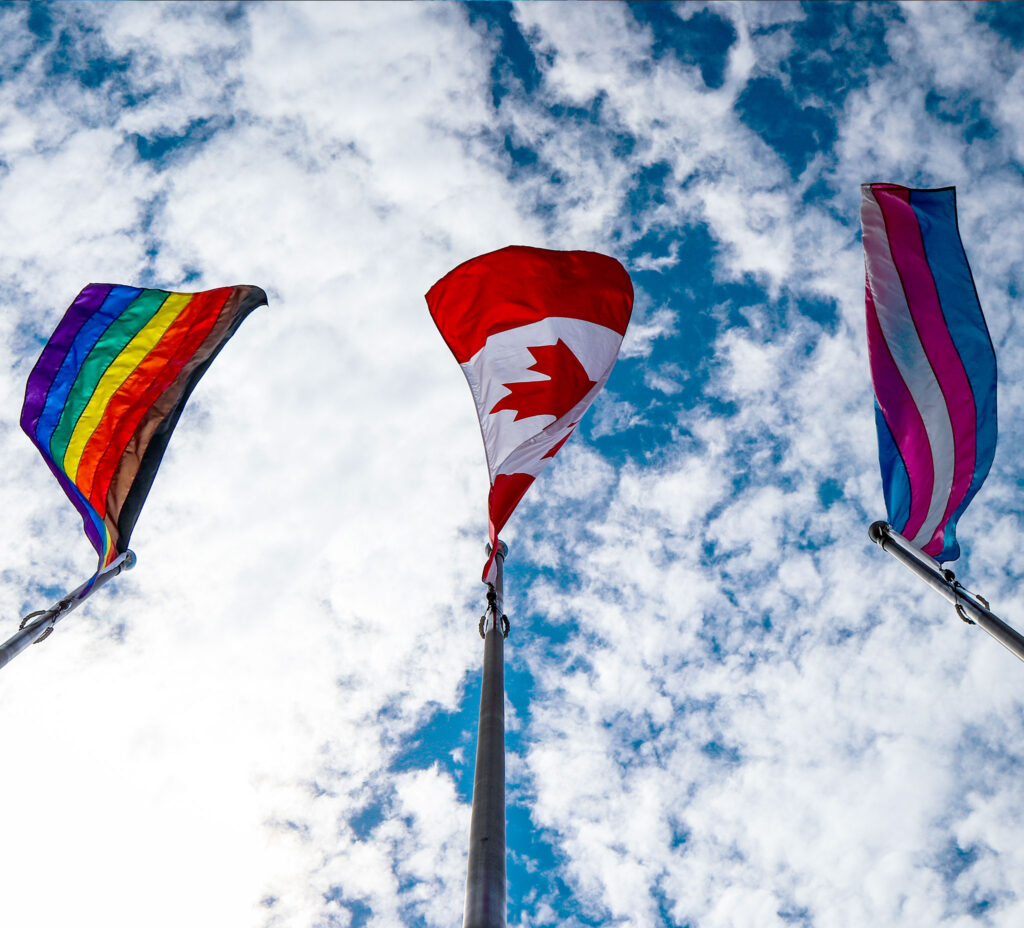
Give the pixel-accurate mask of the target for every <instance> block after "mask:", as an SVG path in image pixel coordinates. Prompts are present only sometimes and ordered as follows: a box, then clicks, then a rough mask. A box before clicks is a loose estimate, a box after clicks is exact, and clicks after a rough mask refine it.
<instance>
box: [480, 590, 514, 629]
mask: <svg viewBox="0 0 1024 928" xmlns="http://www.w3.org/2000/svg"><path fill="white" fill-rule="evenodd" d="M497 602H498V594H497V593H496V592H495V590H494V584H493V583H488V584H487V609H486V610H485V611H484V614H483V615H482V616H480V624H479V625H478V626H477V631H478V632H480V637H481V638H486V637H487V636H486V632H485V630H484V623H485V622H486V621H487V613H488V612H489V613H490V614H491V615H494V614H495V613H496V612H497V611H498V606H497ZM500 621H501V637H502V638H508V633H509V632H510V631H511V630H512V626H511V625H510V624H509V621H508V616H507V615H505V613H504V612H503V613H502V614H501V617H500ZM494 624H495V625H497V624H498V623H497V622H495V623H494Z"/></svg>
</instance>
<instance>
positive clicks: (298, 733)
mask: <svg viewBox="0 0 1024 928" xmlns="http://www.w3.org/2000/svg"><path fill="white" fill-rule="evenodd" d="M0 39H2V41H0V216H2V217H3V222H2V223H0V284H2V286H0V454H2V459H3V461H4V463H5V474H4V479H3V480H2V481H0V511H2V512H3V513H4V523H5V529H6V531H5V532H4V534H3V538H2V540H0V623H2V625H0V635H2V636H3V637H5V638H6V637H7V636H8V635H9V634H13V632H14V630H15V629H16V627H17V622H18V620H19V618H20V617H21V616H22V615H24V614H25V613H27V612H29V611H32V610H34V609H41V608H45V607H46V606H47V605H49V604H50V603H51V602H52V601H53V600H54V599H55V598H57V597H59V596H60V595H61V594H62V593H64V592H66V591H69V590H71V589H73V588H74V587H75V586H77V585H78V584H79V583H80V582H81V581H83V580H84V579H86V577H88V576H89V575H90V573H91V571H92V569H93V567H94V565H95V555H94V553H93V551H92V548H91V547H90V545H89V543H88V541H87V540H86V538H85V535H84V533H83V532H82V531H81V525H80V520H79V518H78V515H77V513H76V512H75V510H74V508H73V507H72V506H71V504H70V503H68V502H67V501H66V499H65V498H64V497H63V494H62V493H61V491H60V489H59V487H58V486H57V483H56V481H55V480H54V479H53V477H52V476H51V474H50V473H49V471H48V470H47V468H46V467H45V465H44V464H43V462H42V460H41V459H40V458H39V456H38V454H37V452H36V451H35V449H34V448H33V446H32V445H31V443H30V442H29V440H28V439H27V437H26V436H25V435H24V434H23V433H22V432H21V430H20V428H19V425H18V420H19V415H20V410H21V403H22V399H23V394H24V387H25V381H26V379H27V376H28V373H29V371H30V370H31V368H32V365H33V364H34V363H35V360H36V358H37V357H38V354H39V351H40V349H41V347H42V345H43V344H44V343H45V340H46V338H47V337H48V336H49V334H50V332H52V330H53V328H54V327H55V326H56V324H57V322H58V320H59V319H60V317H61V316H62V314H63V312H64V310H65V309H66V308H67V306H68V305H69V304H70V302H71V300H72V299H73V298H74V296H75V295H76V294H77V293H78V291H79V290H80V289H81V288H82V287H83V286H84V285H85V284H87V283H89V282H92V281H95V282H112V283H123V284H133V285H139V286H145V287H162V288H166V289H174V290H202V289H208V288H213V287H218V286H229V285H233V284H243V283H245V284H255V285H258V286H261V287H263V288H264V289H265V290H266V291H267V294H268V297H269V305H268V306H267V307H265V308H261V309H258V310H257V311H255V312H254V313H253V314H252V315H251V316H250V317H249V318H248V319H247V320H246V321H245V323H244V324H243V326H242V327H241V328H240V330H239V331H238V333H237V334H236V335H235V336H234V337H233V339H232V340H231V342H230V343H229V344H228V345H227V346H226V348H225V349H224V351H223V352H222V353H221V354H220V356H219V357H218V358H217V361H216V363H215V364H214V365H213V366H212V367H211V368H210V370H209V372H208V373H207V374H206V376H205V377H204V379H203V381H202V383H201V384H200V386H199V388H198V389H197V390H196V392H195V393H194V394H193V396H192V399H191V400H190V402H189V405H188V407H187V408H186V410H185V413H184V415H183V416H182V418H181V420H180V422H179V424H178V427H177V430H176V432H175V435H174V437H173V439H172V441H171V443H170V445H169V448H168V452H167V455H166V457H165V458H164V462H163V465H162V468H161V471H160V473H159V474H158V475H157V478H156V481H155V483H154V486H153V490H152V492H151V494H150V497H149V500H148V503H147V505H146V507H145V509H144V510H143V512H142V515H141V517H140V519H139V522H138V524H137V527H136V529H135V532H134V535H133V537H132V548H133V549H134V550H135V552H136V553H137V555H138V566H137V567H136V568H135V569H134V570H133V571H132V572H131V573H128V574H125V575H124V576H122V577H119V578H117V579H116V580H114V581H113V582H112V583H110V584H109V585H108V586H107V587H106V588H104V589H103V590H101V591H99V592H98V593H97V594H96V595H95V596H94V597H93V598H92V599H91V600H90V601H89V603H88V604H87V605H86V606H84V607H83V608H81V609H80V610H78V611H77V612H75V613H74V614H73V615H72V616H71V617H69V618H68V619H67V620H66V621H65V622H63V623H62V624H61V625H60V626H59V627H58V628H57V630H56V632H55V633H54V634H53V635H52V636H51V637H50V638H49V639H48V640H47V641H46V642H45V643H43V644H41V645H39V646H38V647H33V648H30V649H29V650H28V651H26V652H25V653H24V654H22V655H21V656H20V657H19V658H17V659H16V660H15V661H14V662H12V663H11V664H10V665H9V666H8V667H6V668H4V669H3V671H2V672H0V743H2V745H3V751H2V756H3V763H2V764H0V795H3V796H4V797H5V808H4V814H3V826H2V830H0V887H2V898H3V912H4V915H3V919H4V922H5V924H10V925H17V926H19V928H57V926H60V928H64V926H66V925H69V924H70V925H75V926H77V928H91V926H103V928H128V926H137V925H140V924H144V925H146V926H147V928H163V926H180V925H182V924H193V925H199V926H204V925H230V926H233V928H250V926H251V928H335V926H337V928H346V926H352V928H363V926H365V928H385V926H416V928H419V926H423V928H428V926H429V928H433V926H442V925H453V924H459V923H460V920H461V914H462V906H463V897H464V882H465V865H466V847H467V842H468V832H469V808H470V806H469V803H470V794H471V788H472V764H473V755H474V750H475V721H476V712H477V706H478V700H479V675H480V662H481V657H482V648H481V642H480V639H479V637H478V634H477V621H478V619H479V616H480V613H481V612H482V610H483V607H484V594H485V588H484V586H483V585H482V584H481V583H480V581H479V577H480V570H481V568H482V566H483V561H484V556H485V555H484V544H485V541H486V527H487V526H486V497H487V489H488V483H487V469H486V466H485V462H484V456H483V448H482V444H481V441H480V433H479V429H478V427H477V423H476V416H475V410H474V408H473V401H472V397H471V396H470V393H469V391H468V389H467V387H466V384H465V380H464V378H463V375H462V372H461V371H460V370H459V367H458V365H457V364H456V362H455V359H454V358H453V357H452V356H451V355H450V353H449V352H448V350H447V348H446V347H445V345H444V343H443V341H442V340H441V338H440V336H439V335H438V333H437V331H436V329H435V328H434V326H433V323H432V322H431V320H430V317H429V314H428V312H427V309H426V305H425V302H424V300H423V294H424V293H425V292H426V291H427V290H428V289H429V287H430V286H431V285H432V284H433V283H434V282H435V281H436V280H437V279H438V278H440V277H441V276H443V275H444V274H445V273H447V272H448V271H449V270H450V269H451V268H453V267H454V266H456V265H457V264H459V263H460V262H462V261H464V260H466V259H468V258H470V257H473V256H474V255H478V254H482V253H484V252H488V251H491V250H494V249H497V248H501V247H503V246H505V245H510V244H522V245H534V246H539V247H545V248H555V249H587V250H593V251H598V252H602V253H604V254H608V255H612V256H613V257H615V258H617V259H618V260H620V261H621V262H622V263H623V265H624V266H625V267H626V269H627V270H628V271H629V273H630V276H631V278H632V280H633V284H634V287H635V291H636V302H635V308H634V313H633V319H632V322H631V324H630V328H629V332H628V333H627V336H626V339H625V342H624V344H623V350H622V354H621V356H620V360H619V362H618V364H617V365H616V367H615V369H614V370H613V371H612V374H611V378H610V380H609V382H608V384H607V387H606V389H605V390H604V392H603V393H602V395H601V396H600V397H599V398H598V400H597V402H596V403H595V405H594V406H593V408H592V409H591V410H590V412H589V413H588V414H587V416H586V418H585V419H584V420H583V422H582V424H581V426H580V427H579V428H578V429H577V431H576V433H575V434H574V436H573V438H572V439H571V441H570V442H569V443H568V444H566V445H565V447H564V448H563V449H562V450H561V451H560V453H559V455H558V457H557V458H556V459H555V460H554V461H553V462H552V464H551V466H550V467H549V468H548V470H547V471H546V472H545V474H544V475H543V476H542V477H541V478H540V479H538V481H537V482H536V484H535V485H534V486H533V487H532V488H531V490H530V491H529V493H528V495H527V496H526V498H525V500H524V501H523V503H522V504H521V505H520V507H519V509H518V510H517V512H516V513H515V515H514V516H513V518H512V520H511V521H510V523H509V525H508V527H507V529H506V530H505V532H504V533H503V537H504V539H505V540H506V541H507V543H508V545H509V557H508V561H507V564H506V571H505V595H506V601H505V607H506V612H507V613H508V615H509V617H510V620H511V636H510V637H509V639H508V641H507V643H506V659H507V669H506V681H507V702H506V718H507V727H508V735H507V745H508V753H507V781H508V782H507V792H508V880H509V882H508V886H509V925H510V926H515V928H541V926H554V925H558V926H564V928H582V926H609V925H615V926H628V928H661V926H666V928H669V926H670V928H746V926H751V928H753V926H756V928H790V926H792V928H818V926H821V928H824V926H830V928H831V926H837V928H844V926H851V928H852V926H858V928H860V926H863V925H866V924H870V925H873V926H879V928H881V926H897V925H899V926H902V925H929V926H943V928H967V926H983V925H984V926H997V928H999V926H1012V925H1019V924H1021V923H1022V922H1024V888H1022V885H1021V878H1020V874H1021V873H1024V845H1022V843H1021V841H1020V835H1021V833H1022V829H1024V804H1022V802H1021V799H1020V796H1021V792H1020V777H1021V771H1022V762H1024V673H1022V668H1021V666H1020V663H1019V661H1017V660H1016V659H1015V658H1014V657H1013V656H1012V655H1011V654H1009V652H1006V651H1005V650H1003V649H1002V648H1001V647H1000V646H999V645H998V644H996V643H995V642H994V641H992V640H991V639H989V638H987V636H985V635H984V634H983V633H982V632H981V631H979V630H978V629H976V628H969V627H967V626H965V625H963V624H962V623H961V622H960V621H959V620H958V619H957V617H956V616H955V614H954V613H953V610H952V609H951V608H950V607H949V605H948V604H946V603H945V602H944V601H943V600H942V599H941V598H940V597H938V596H937V595H936V594H935V593H934V592H933V591H931V590H929V589H927V588H926V587H924V586H923V584H921V583H920V581H918V580H917V579H916V578H915V577H913V576H912V575H911V574H909V573H908V572H907V571H906V570H905V569H903V568H902V567H901V566H900V565H899V564H897V563H896V562H895V561H894V560H893V559H892V558H890V557H888V556H886V555H885V554H884V552H882V551H881V550H880V549H879V548H877V547H876V546H875V545H873V544H872V543H871V542H870V541H869V539H868V537H867V527H868V525H869V524H870V523H871V522H872V521H874V520H875V519H879V518H883V517H884V515H885V513H884V507H883V504H882V494H881V484H880V478H879V473H878V464H877V457H876V443H875V434H874V420H873V411H872V399H871V385H870V379H869V370H868V361H867V351H866V340H865V332H864V302H863V281H864V271H863V258H862V253H861V245H860V226H859V215H858V207H859V185H860V184H861V183H864V182H868V181H887V182H894V183H901V184H906V185H909V186H924V187H934V186H945V185H955V186H956V188H957V191H958V201H959V221H960V229H961V233H962V236H963V240H964V244H965V247H966V250H967V254H968V257H969V259H970V261H971V265H972V269H973V272H974V276H975V279H976V281H977V286H978V290H979V294H980V298H981V303H982V306H983V307H984V310H985V313H986V317H987V320H988V325H989V328H990V330H991V333H992V338H993V342H994V344H995V349H996V354H997V358H998V363H999V370H1000V383H999V414H1000V423H1001V426H1000V433H1001V434H1000V441H999V445H998V447H997V450H996V456H995V461H994V464H993V468H992V472H991V475H990V477H989V479H988V482H987V483H986V485H985V486H984V487H983V488H982V490H981V492H980V493H979V494H978V496H977V498H976V499H975V501H974V503H973V504H972V505H971V508H970V509H969V510H968V511H967V513H966V514H965V515H964V517H963V518H962V519H961V521H960V527H959V532H958V538H959V540H960V542H961V545H962V548H963V551H964V553H963V556H962V557H961V559H960V560H959V561H958V562H957V563H956V564H954V565H952V566H954V567H955V569H956V571H957V573H958V576H960V578H961V579H963V580H964V582H965V583H966V585H967V586H969V587H970V588H971V589H975V590H977V591H979V592H981V593H982V594H983V595H985V596H986V597H987V598H988V599H989V600H990V601H991V602H992V604H993V608H994V609H995V610H996V611H997V612H998V613H999V614H1000V615H1002V616H1003V617H1004V618H1006V619H1007V620H1008V621H1010V622H1011V623H1014V622H1015V621H1016V624H1017V625H1018V627H1021V625H1024V588H1022V586H1021V583H1020V581H1021V580H1022V579H1024V561H1022V559H1021V553H1020V552H1021V550H1022V546H1021V538H1022V536H1024V524H1022V518H1021V506H1020V499H1021V494H1022V492H1024V471H1022V468H1021V464H1020V461H1021V460H1022V459H1024V435H1022V431H1021V429H1019V428H1018V423H1019V422H1021V421H1022V418H1024V373H1022V372H1024V330H1022V324H1021V322H1020V321H1018V320H1017V318H1016V315H1015V312H1014V310H1015V307H1016V305H1017V303H1018V300H1019V297H1020V294H1021V293H1022V292H1024V246H1022V245H1021V243H1022V242H1024V218H1022V215H1024V214H1022V210H1021V203H1022V201H1024V170H1022V168H1021V164H1022V163H1024V128H1022V127H1024V119H1022V116H1024V103H1022V100H1024V9H1022V8H1021V7H1020V6H1019V5H1016V4H994V3H993V4H989V3H978V4H959V3H943V4H924V3H907V4H891V3H881V2H880V3H842V4H839V3H835V4H806V5H800V4H796V3H784V2H780V3H770V4H768V3H765V4H753V3H707V4H704V3H679V4H668V3H666V4H628V3H601V4H584V3H579V4H577V3H523V4H515V5H506V4H503V3H486V4H476V3H470V4H457V3H431V4H427V3H422V4H404V3H388V4H367V5H362V4H354V3H353V4H349V3H346V4H338V5H334V4H330V3H312V4H304V3H287V4H280V3H259V4H247V3H242V4H234V3H221V4H217V3H204V4H169V5H160V4H155V3H154V4H150V3H147V4H136V3H118V4H102V3H85V4H77V3H61V4H24V3H18V4H8V5H5V6H3V7H2V8H0Z"/></svg>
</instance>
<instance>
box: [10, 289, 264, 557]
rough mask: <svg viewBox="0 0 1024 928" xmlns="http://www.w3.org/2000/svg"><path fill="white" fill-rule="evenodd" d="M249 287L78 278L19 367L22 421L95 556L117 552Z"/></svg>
mask: <svg viewBox="0 0 1024 928" xmlns="http://www.w3.org/2000/svg"><path fill="white" fill-rule="evenodd" d="M266 302H267V297H266V294H265V293H264V292H263V291H262V290H261V289H260V288H259V287H252V286H238V287H222V288H220V289H217V290H208V291H206V292H203V293H171V292H168V291H166V290H146V289H141V288H139V287H127V286H121V285H119V284H89V285H88V286H87V287H86V288H85V289H84V290H82V292H81V293H80V294H79V295H78V296H77V298H76V299H75V301H74V302H73V303H72V304H71V307H70V308H69V309H68V311H67V312H66V313H65V315H64V318H63V319H62V320H61V321H60V323H59V324H58V326H57V328H56V329H55V330H54V332H53V335H52V336H50V340H49V341H48V342H47V343H46V345H45V346H44V347H43V351H42V354H41V355H40V356H39V360H38V361H37V362H36V365H35V367H34V368H33V369H32V372H31V373H30V374H29V378H28V383H27V385H26V388H25V403H24V406H23V407H22V412H21V426H22V428H23V429H24V430H25V433H26V434H27V435H28V436H29V438H30V439H32V442H33V444H34V445H35V446H36V447H37V448H38V449H39V452H40V454H42V456H43V459H44V460H45V461H46V463H47V465H48V466H49V468H50V470H51V471H53V473H54V476H56V478H57V480H58V482H59V483H60V485H61V487H62V488H63V490H64V492H65V493H66V494H67V495H68V498H69V499H70V500H71V502H72V503H73V504H74V505H75V508H76V509H78V511H79V513H80V514H81V516H82V521H83V523H84V526H85V533H86V535H87V536H88V538H89V541H90V542H92V545H93V547H94V548H95V549H96V551H97V553H98V555H99V567H98V570H102V569H103V568H104V567H106V566H108V565H109V564H110V563H111V562H112V561H113V560H114V559H115V558H116V557H117V556H118V555H119V554H121V553H123V552H124V551H126V550H127V548H128V542H129V539H130V537H131V533H132V530H133V529H134V527H135V523H136V520H137V519H138V517H139V512H140V511H141V509H142V505H143V503H144V502H145V500H146V496H147V495H148V493H149V490H150V487H151V486H152V483H153V478H154V477H155V476H156V471H157V468H158V467H159V466H160V461H161V459H162V458H163V455H164V451H165V449H166V447H167V442H168V440H169V439H170V436H171V432H172V431H173V430H174V426H175V425H176V424H177V421H178V417H179V416H180V415H181V411H182V409H183V408H184V406H185V403H186V402H187V400H188V398H189V396H190V394H191V393H192V390H193V389H194V388H195V386H196V384H197V383H198V382H199V379H200V378H201V377H202V375H203V374H204V373H205V371H206V369H207V368H208V367H209V365H210V364H211V363H212V361H213V359H214V358H215V357H216V356H217V353H218V352H219V351H220V350H221V348H223V347H224V344H225V343H226V342H227V340H228V339H229V338H230V337H231V336H232V335H233V334H234V332H235V330H236V329H237V328H238V326H239V325H240V324H241V322H242V320H243V319H245V317H246V316H247V315H248V314H249V313H250V312H251V311H252V310H253V309H255V308H256V307H257V306H262V305H264V304H266Z"/></svg>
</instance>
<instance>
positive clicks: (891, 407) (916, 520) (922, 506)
mask: <svg viewBox="0 0 1024 928" xmlns="http://www.w3.org/2000/svg"><path fill="white" fill-rule="evenodd" d="M864 298H865V302H866V307H867V330H868V358H869V360H870V362H871V382H872V383H873V384H874V385H875V395H876V399H877V400H878V406H879V408H880V409H881V410H882V415H883V416H884V417H885V421H886V424H887V425H888V426H889V431H890V432H892V434H893V441H895V442H896V446H897V448H899V450H900V453H901V454H902V455H903V457H904V464H905V465H906V469H907V477H908V478H909V479H910V516H909V519H908V522H907V524H908V525H918V524H920V523H922V522H923V521H924V518H925V516H926V515H927V513H928V504H929V502H930V501H931V496H932V484H933V480H934V471H933V469H932V449H931V445H930V444H929V443H928V433H927V431H926V429H925V425H924V420H923V419H922V418H921V413H920V411H919V410H918V408H917V404H916V403H915V402H914V398H913V397H912V396H911V394H910V390H909V389H907V385H906V383H904V381H903V377H902V376H901V375H900V371H899V368H898V367H897V365H896V362H895V360H894V359H893V356H892V352H891V351H890V350H889V345H888V344H887V343H886V341H885V336H883V335H882V328H881V325H880V324H879V321H878V311H877V310H876V309H875V301H874V300H873V299H872V297H871V288H870V287H867V288H865V293H864ZM908 458H909V460H910V461H911V462H915V463H914V464H913V466H911V465H910V464H907V459H908Z"/></svg>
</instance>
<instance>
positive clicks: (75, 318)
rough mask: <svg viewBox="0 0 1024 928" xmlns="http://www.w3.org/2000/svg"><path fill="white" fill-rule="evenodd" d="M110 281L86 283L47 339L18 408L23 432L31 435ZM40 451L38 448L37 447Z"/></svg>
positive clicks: (108, 289)
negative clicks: (69, 354) (65, 364)
mask: <svg viewBox="0 0 1024 928" xmlns="http://www.w3.org/2000/svg"><path fill="white" fill-rule="evenodd" d="M110 290H111V285H110V284H89V285H88V286H87V287H85V289H83V290H82V292H81V293H79V294H78V296H77V297H75V301H74V302H73V303H72V304H71V306H70V307H69V308H68V311H67V312H66V313H65V314H64V318H63V319H61V321H60V323H59V324H58V326H57V328H56V329H55V330H54V333H53V335H51V336H50V340H49V341H48V342H47V343H46V345H45V347H44V348H43V351H42V354H40V355H39V360H38V361H36V366H35V367H33V368H32V373H30V374H29V375H28V383H27V384H26V386H25V404H24V405H23V406H22V409H21V427H22V428H23V429H24V430H25V432H26V434H28V435H31V436H35V434H36V425H37V424H38V422H39V416H40V414H41V413H42V411H43V407H44V406H45V405H46V395H47V393H48V392H49V390H50V385H51V384H52V383H53V378H54V377H56V376H57V371H59V370H60V366H61V364H62V363H63V362H64V358H65V357H66V356H67V353H68V351H69V350H70V349H71V345H72V344H73V343H74V341H75V336H76V335H78V333H79V331H80V330H81V328H82V326H83V325H85V323H86V322H88V321H89V319H90V318H91V317H92V315H93V313H95V312H96V310H97V309H99V308H100V306H102V305H103V301H104V300H105V299H106V298H107V294H108V293H110ZM40 450H42V449H40Z"/></svg>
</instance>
